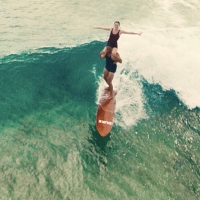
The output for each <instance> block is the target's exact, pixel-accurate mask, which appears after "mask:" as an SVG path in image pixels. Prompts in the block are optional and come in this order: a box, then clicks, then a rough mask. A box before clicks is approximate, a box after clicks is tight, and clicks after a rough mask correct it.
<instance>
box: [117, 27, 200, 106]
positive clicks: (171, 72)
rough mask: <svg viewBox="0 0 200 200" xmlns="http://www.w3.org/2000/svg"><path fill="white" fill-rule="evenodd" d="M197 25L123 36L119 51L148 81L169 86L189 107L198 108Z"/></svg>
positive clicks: (199, 47)
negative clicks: (140, 35) (135, 37)
mask: <svg viewBox="0 0 200 200" xmlns="http://www.w3.org/2000/svg"><path fill="white" fill-rule="evenodd" d="M198 31H199V29H198V28H194V27H193V28H187V29H186V28H170V29H162V30H157V31H156V32H148V33H146V34H144V35H143V36H142V37H140V39H137V40H136V39H132V40H130V36H129V37H127V36H126V37H124V38H123V42H122V40H121V41H120V44H119V46H120V49H119V51H120V54H121V56H122V58H123V60H126V61H128V62H129V63H130V64H131V65H132V66H134V67H133V68H132V72H134V71H135V70H138V72H139V74H140V75H142V76H143V77H144V78H145V79H146V80H147V81H148V82H149V83H159V84H160V85H161V86H162V87H163V89H164V90H168V89H173V90H175V91H176V93H177V95H178V97H179V98H180V99H181V100H182V101H183V102H184V103H185V104H186V105H187V106H188V107H189V108H194V107H196V106H198V107H200V79H199V74H200V57H199V52H200V38H199V36H198Z"/></svg>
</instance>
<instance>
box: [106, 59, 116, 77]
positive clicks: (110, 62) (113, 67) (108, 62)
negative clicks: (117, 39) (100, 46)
mask: <svg viewBox="0 0 200 200" xmlns="http://www.w3.org/2000/svg"><path fill="white" fill-rule="evenodd" d="M105 68H106V69H107V70H108V71H109V72H112V73H115V72H116V69H117V65H116V64H114V61H113V60H112V59H111V56H110V57H109V56H106V66H105Z"/></svg>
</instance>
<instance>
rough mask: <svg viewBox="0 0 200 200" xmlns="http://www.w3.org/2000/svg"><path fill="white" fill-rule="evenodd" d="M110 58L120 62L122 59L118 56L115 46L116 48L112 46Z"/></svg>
mask: <svg viewBox="0 0 200 200" xmlns="http://www.w3.org/2000/svg"><path fill="white" fill-rule="evenodd" d="M111 58H112V60H114V61H116V62H119V63H122V59H121V58H120V55H119V53H118V52H117V48H116V47H114V48H113V49H112V54H111Z"/></svg>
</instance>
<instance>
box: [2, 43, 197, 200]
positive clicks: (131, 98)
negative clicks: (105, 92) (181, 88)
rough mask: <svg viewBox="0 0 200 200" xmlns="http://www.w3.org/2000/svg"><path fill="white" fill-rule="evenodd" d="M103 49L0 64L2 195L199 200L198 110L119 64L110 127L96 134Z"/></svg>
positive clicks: (95, 46) (50, 51)
mask: <svg viewBox="0 0 200 200" xmlns="http://www.w3.org/2000/svg"><path fill="white" fill-rule="evenodd" d="M104 45H105V44H104V43H103V42H97V41H94V42H91V43H88V44H84V45H80V46H77V47H73V48H60V49H57V48H41V49H38V50H37V52H33V53H30V52H29V53H25V52H24V53H22V54H19V55H17V54H12V55H9V56H6V57H4V58H2V59H1V65H0V70H1V73H0V91H1V100H0V103H1V115H0V119H1V123H0V130H1V135H0V137H1V140H0V143H1V145H0V146H1V170H0V175H1V177H2V179H1V181H0V183H1V188H4V190H3V191H2V193H1V195H2V198H4V199H6V198H20V199H31V198H33V199H34V198H36V199H42V198H48V199H122V198H125V199H135V198H136V199H149V198H153V199H169V198H172V199H177V198H180V199H184V198H186V197H187V199H196V198H198V197H199V190H198V187H199V186H198V180H199V163H198V162H199V155H200V154H199V142H200V139H199V135H200V132H199V130H200V127H199V116H200V111H199V109H198V108H196V109H193V110H190V109H188V108H187V107H186V106H185V104H184V103H183V102H182V101H181V100H180V99H179V98H178V96H177V95H176V92H175V91H174V90H163V88H162V87H161V85H159V84H151V83H149V82H148V81H147V80H145V79H144V77H142V76H141V75H140V74H139V73H138V71H137V70H136V71H135V72H134V73H132V72H131V73H130V71H129V70H128V69H120V66H118V72H117V73H118V74H116V77H115V78H114V79H115V81H114V82H116V84H115V87H116V89H117V91H118V94H117V109H116V121H115V125H114V127H113V130H112V132H111V134H110V135H109V136H108V137H105V138H101V137H100V136H99V134H98V133H97V131H96V128H95V113H96V109H97V104H96V103H95V102H97V100H98V98H99V96H98V94H99V92H100V91H101V90H100V88H102V87H104V85H105V84H104V82H103V80H102V72H103V68H104V62H105V61H104V60H100V59H98V58H97V55H98V52H99V51H100V50H101V49H102V48H103V47H104ZM91 52H92V53H91ZM119 76H121V78H120V79H119V80H117V79H118V77H119ZM124 80H127V81H126V82H124ZM117 83H118V84H117ZM133 85H134V86H133ZM102 191H103V193H102Z"/></svg>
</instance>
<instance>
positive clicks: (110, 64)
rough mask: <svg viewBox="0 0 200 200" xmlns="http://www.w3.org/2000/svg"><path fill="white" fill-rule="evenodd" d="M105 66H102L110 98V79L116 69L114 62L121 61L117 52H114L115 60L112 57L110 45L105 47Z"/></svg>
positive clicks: (111, 90) (111, 96)
mask: <svg viewBox="0 0 200 200" xmlns="http://www.w3.org/2000/svg"><path fill="white" fill-rule="evenodd" d="M105 58H106V66H105V68H104V80H105V81H106V83H107V84H108V86H109V87H108V88H107V89H108V90H110V98H113V96H114V95H113V85H112V80H113V77H114V74H115V72H116V69H117V64H116V62H120V63H121V62H122V60H121V58H120V57H119V54H118V53H116V56H115V60H113V59H112V48H111V47H110V46H107V47H106V56H105Z"/></svg>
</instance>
